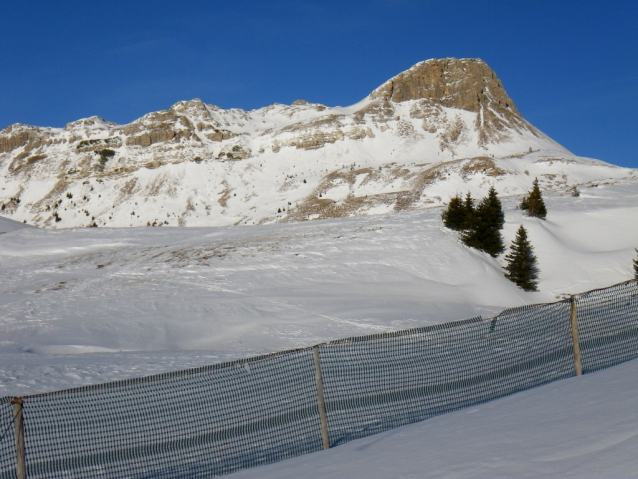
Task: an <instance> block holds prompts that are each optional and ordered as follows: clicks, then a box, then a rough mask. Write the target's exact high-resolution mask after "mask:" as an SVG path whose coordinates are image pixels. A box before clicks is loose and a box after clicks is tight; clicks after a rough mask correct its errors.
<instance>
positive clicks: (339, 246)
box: [0, 180, 638, 395]
mask: <svg viewBox="0 0 638 479" xmlns="http://www.w3.org/2000/svg"><path fill="white" fill-rule="evenodd" d="M581 191H582V194H581V196H580V197H578V198H576V197H572V196H570V195H569V194H567V193H565V194H562V195H561V194H559V193H553V194H552V195H549V196H546V202H547V204H548V210H549V214H548V218H547V221H541V220H538V219H532V218H527V217H524V216H522V215H521V212H520V211H518V210H516V209H515V208H516V204H517V202H518V200H519V198H517V197H512V198H505V199H504V200H503V203H504V208H505V211H506V222H507V223H506V226H505V230H504V235H505V238H506V243H507V244H508V245H509V243H510V242H511V240H512V239H513V237H514V234H515V231H516V229H517V228H518V226H519V225H520V224H524V225H525V226H526V228H528V231H529V237H530V240H531V242H532V244H533V245H535V248H536V254H537V256H538V259H539V266H540V269H541V278H540V284H539V286H540V292H538V293H525V292H523V291H521V290H520V289H518V288H517V287H516V286H514V285H513V284H512V283H510V282H509V281H507V280H506V279H505V278H504V277H503V274H502V265H503V264H504V262H503V259H502V257H501V258H499V259H493V258H491V257H489V256H487V255H485V254H483V253H479V252H477V251H476V250H471V249H468V248H466V247H464V246H463V245H462V244H461V243H460V242H459V240H458V237H457V235H456V234H455V233H454V232H452V231H450V230H447V229H445V228H443V227H442V224H441V221H440V213H441V210H440V209H439V208H436V209H430V210H420V211H412V212H405V213H401V214H393V215H381V216H372V217H360V218H352V219H341V220H330V221H315V222H305V223H296V224H274V225H264V226H248V227H241V226H238V227H223V228H134V229H112V228H87V229H76V230H40V229H36V228H21V229H18V230H13V231H8V230H10V229H11V228H13V227H15V226H16V224H15V223H9V222H7V221H3V222H1V223H0V230H2V229H4V230H7V231H8V232H6V233H4V234H0V278H2V279H1V281H0V395H25V394H32V393H36V392H42V391H48V390H56V389H61V388H68V387H74V386H79V385H84V384H92V383H96V382H103V381H109V380H114V379H122V378H126V377H132V376H141V375H146V374H151V373H155V372H160V371H169V370H176V369H182V368H187V367H192V366H199V365H205V364H211V363H214V362H219V361H225V360H228V359H232V358H237V357H244V356H247V355H252V354H261V353H265V352H270V351H274V350H281V349H289V348H294V347H300V346H308V345H312V344H316V343H318V342H322V341H326V340H330V339H335V338H340V337H347V336H351V335H364V334H371V333H378V332H382V331H389V330H397V329H403V328H410V327H416V326H424V325H428V324H433V323H437V322H443V321H451V320H456V319H462V318H467V317H472V316H476V315H479V314H480V315H483V316H484V317H489V316H492V315H495V314H496V313H498V312H499V311H501V310H502V309H504V308H507V307H512V306H519V305H523V304H528V303H539V302H551V301H555V300H556V299H557V298H561V297H563V296H564V295H566V294H569V293H577V292H582V291H587V290H590V289H593V288H597V287H604V286H608V285H611V284H614V283H617V282H621V281H625V280H627V279H630V278H631V277H632V270H631V268H632V266H631V260H632V258H634V257H635V251H634V249H633V248H634V247H635V246H636V245H637V244H638V221H636V219H637V218H638V181H636V180H631V181H629V180H627V181H625V182H619V183H617V184H615V185H599V186H597V187H590V188H582V189H581ZM7 225H9V226H7Z"/></svg>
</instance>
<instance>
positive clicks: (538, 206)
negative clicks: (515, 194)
mask: <svg viewBox="0 0 638 479" xmlns="http://www.w3.org/2000/svg"><path fill="white" fill-rule="evenodd" d="M519 208H520V209H522V210H525V211H527V216H534V217H536V218H540V219H542V220H544V219H545V218H546V217H547V208H545V202H544V201H543V195H542V193H541V189H540V187H539V186H538V178H534V183H533V186H532V191H530V192H529V194H528V195H527V196H526V197H524V198H523V199H522V200H521V204H520V205H519Z"/></svg>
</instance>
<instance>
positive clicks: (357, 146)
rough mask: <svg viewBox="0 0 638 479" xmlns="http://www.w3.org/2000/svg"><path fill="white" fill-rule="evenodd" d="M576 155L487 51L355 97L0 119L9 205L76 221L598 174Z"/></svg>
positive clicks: (0, 157)
mask: <svg viewBox="0 0 638 479" xmlns="http://www.w3.org/2000/svg"><path fill="white" fill-rule="evenodd" d="M547 159H551V164H550V161H546V160H547ZM578 161H580V160H577V159H575V158H574V157H573V155H571V154H570V153H569V152H568V151H566V150H565V149H564V148H562V147H561V146H560V145H558V144H557V143H555V142H554V141H552V140H551V139H550V138H548V137H547V136H545V135H544V134H543V133H541V132H540V131H538V130H537V129H536V128H534V127H533V126H532V125H530V124H529V123H528V122H527V121H525V119H524V118H523V117H522V115H521V114H520V112H518V110H517V109H516V106H515V104H514V102H513V101H512V100H511V99H510V98H509V97H508V95H507V93H506V92H505V90H504V88H503V86H502V84H501V81H500V80H499V79H498V77H497V76H496V75H495V73H494V72H493V71H492V70H491V69H490V68H489V67H488V66H487V65H486V64H485V63H484V62H483V61H481V60H474V59H461V60H459V59H454V58H451V59H443V60H428V61H426V62H421V63H419V64H417V65H415V66H413V67H412V68H410V69H409V70H407V71H405V72H403V73H401V74H399V75H397V76H396V77H394V78H392V79H390V80H389V81H387V82H386V83H384V84H383V85H381V86H380V87H379V88H377V89H376V90H374V91H373V92H372V93H371V94H370V95H369V96H368V97H366V98H364V99H363V100H362V101H361V102H359V103H357V104H355V105H352V106H350V107H334V108H331V107H326V106H324V105H318V104H310V103H308V102H305V101H303V100H298V101H296V102H294V103H293V104H292V105H279V104H275V105H271V106H268V107H265V108H261V109H258V110H253V111H243V110H239V109H231V110H223V109H221V108H218V107H216V106H214V105H208V104H205V103H203V102H202V101H201V100H197V99H195V100H191V101H182V102H178V103H176V104H174V105H173V106H172V107H170V108H169V109H168V110H163V111H159V112H154V113H149V114H147V115H145V116H143V117H142V118H140V119H138V120H135V121H134V122H132V123H130V124H128V125H117V124H114V123H111V122H108V121H105V120H103V119H101V118H99V117H91V118H87V119H82V120H78V121H76V122H73V123H69V124H68V125H66V126H65V127H64V128H40V127H33V126H27V125H21V124H16V125H11V126H9V127H7V128H5V129H4V130H2V131H1V132H0V215H5V216H9V217H11V218H13V219H16V220H20V221H27V222H29V223H32V224H36V225H39V226H48V227H75V226H89V225H92V226H143V225H157V226H159V225H167V224H168V225H182V226H184V225H225V224H252V223H259V222H270V221H291V220H306V219H314V218H327V217H339V216H349V215H356V214H373V213H380V212H385V211H393V210H401V209H406V208H417V207H424V206H430V205H438V204H441V203H442V202H444V201H447V199H448V197H449V196H450V195H453V194H455V193H456V192H457V191H456V190H457V189H458V184H459V183H458V182H459V181H462V182H464V183H466V184H468V185H470V184H474V183H475V185H474V187H475V188H477V189H480V188H483V187H484V186H485V185H486V184H488V183H493V182H495V181H496V182H501V183H502V184H503V190H504V192H506V191H505V190H507V192H509V193H516V192H517V191H518V189H521V188H523V186H525V187H526V181H527V180H528V178H525V180H526V181H519V180H520V176H521V175H527V176H529V175H530V174H537V175H541V179H543V178H544V179H545V184H546V186H547V187H563V186H566V185H567V183H568V182H570V181H571V182H577V181H581V180H584V179H586V178H590V179H591V178H593V177H592V173H591V171H590V170H591V168H592V166H591V165H590V164H588V166H587V167H586V168H585V167H584V168H585V169H587V168H589V170H588V171H590V172H589V173H588V174H587V175H584V176H583V175H580V176H579V175H578V174H577V171H576V170H574V168H571V169H570V168H568V167H567V166H566V165H572V164H573V162H578ZM596 167H597V168H599V169H600V173H596V174H603V173H602V172H603V170H604V171H605V173H604V174H605V175H607V176H609V174H610V173H609V171H607V170H609V168H608V167H606V166H602V165H597V166H596ZM568 170H569V171H571V173H570V175H571V178H570V177H569V175H568ZM583 171H584V170H583ZM530 172H532V173H530ZM596 174H594V176H596ZM614 174H615V173H614ZM619 174H621V173H619ZM622 174H625V173H622ZM542 175H546V176H542ZM612 176H613V175H612ZM515 178H519V179H517V180H514V179H515ZM572 178H573V180H572ZM532 179H533V178H532ZM527 182H531V179H529V181H527ZM446 185H447V186H446ZM452 185H454V186H452ZM516 185H518V186H516ZM517 188H518V189H517ZM448 190H449V191H448Z"/></svg>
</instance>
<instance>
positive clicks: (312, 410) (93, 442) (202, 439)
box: [0, 281, 638, 479]
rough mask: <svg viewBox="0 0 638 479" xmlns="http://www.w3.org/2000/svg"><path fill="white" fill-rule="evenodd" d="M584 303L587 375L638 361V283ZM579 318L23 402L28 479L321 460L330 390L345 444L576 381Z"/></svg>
mask: <svg viewBox="0 0 638 479" xmlns="http://www.w3.org/2000/svg"><path fill="white" fill-rule="evenodd" d="M574 304H575V306H576V311H577V315H578V325H579V329H580V343H579V344H580V350H581V355H582V364H583V371H585V372H590V371H595V370H597V369H601V368H605V367H608V366H611V365H614V364H618V363H620V362H623V361H627V360H630V359H633V358H635V357H638V282H636V281H630V282H627V283H622V284H619V285H616V286H613V287H611V288H607V289H605V290H597V291H591V292H589V293H584V294H582V295H578V296H577V297H576V299H575V303H574ZM571 310H572V302H571V301H561V302H557V303H552V304H541V305H531V306H524V307H521V308H514V309H509V310H506V311H503V312H502V313H501V314H499V315H498V316H497V317H496V318H491V319H482V318H480V317H477V318H472V319H467V320H463V321H456V322H452V323H445V324H440V325H435V326H430V327H425V328H418V329H412V330H406V331H398V332H393V333H385V334H378V335H371V336H364V337H354V338H348V339H341V340H337V341H332V342H330V343H326V344H321V345H319V346H317V347H315V349H314V350H313V348H306V349H299V350H293V351H285V352H281V353H276V354H270V355H266V356H260V357H255V358H249V359H245V360H238V361H233V362H228V363H223V364H217V365H213V366H207V367H203V368H197V369H189V370H185V371H178V372H174V373H166V374H160V375H155V376H150V377H146V378H137V379H130V380H125V381H118V382H113V383H107V384H101V385H95V386H87V387H83V388H77V389H71V390H67V391H60V392H55V393H47V394H38V395H34V396H27V397H25V398H24V413H23V414H24V428H25V438H26V465H27V477H29V478H61V477H64V478H114V477H127V478H173V477H179V478H184V477H192V478H196V477H212V476H218V475H223V474H228V473H230V472H233V471H236V470H240V469H244V468H248V467H253V466H258V465H261V464H267V463H270V462H275V461H279V460H282V459H286V458H289V457H293V456H298V455H301V454H305V453H308V452H313V451H318V450H320V449H322V447H323V443H322V423H321V417H322V416H321V412H322V411H320V406H319V400H318V396H320V394H319V392H320V391H321V392H322V393H323V394H322V397H323V399H324V403H322V404H325V412H326V417H327V421H326V423H325V424H326V426H327V432H328V438H329V444H330V446H336V445H339V444H343V443H345V442H348V441H351V440H354V439H357V438H361V437H365V436H368V435H371V434H375V433H378V432H381V431H385V430H388V429H391V428H394V427H398V426H401V425H404V424H409V423H412V422H415V421H421V420H424V419H427V418H429V417H432V416H435V415H438V414H442V413H446V412H449V411H453V410H456V409H459V408H463V407H466V406H470V405H474V404H478V403H482V402H485V401H489V400H491V399H495V398H499V397H503V396H506V395H508V394H513V393H515V392H518V391H522V390H525V389H529V388H532V387H535V386H538V385H541V384H546V383H548V382H550V381H554V380H557V379H561V378H565V377H568V376H573V375H574V374H575V364H574V347H573V342H572V328H571V321H570V313H571ZM315 352H318V358H319V361H318V363H317V362H315V355H314V353H315ZM317 366H319V370H320V374H317V372H318V371H317ZM318 378H322V381H323V382H322V384H320V383H319V382H318V381H319V379H318ZM13 415H14V412H13V406H12V405H11V398H0V479H8V478H11V479H14V478H16V472H15V471H16V456H15V455H16V448H15V435H14V431H13V418H14V416H13ZM5 432H6V433H5ZM3 433H5V434H4V435H3Z"/></svg>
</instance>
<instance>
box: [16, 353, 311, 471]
mask: <svg viewBox="0 0 638 479" xmlns="http://www.w3.org/2000/svg"><path fill="white" fill-rule="evenodd" d="M309 371H310V372H312V371H314V361H313V356H312V351H311V350H302V351H292V352H287V353H284V354H279V355H274V356H270V357H264V358H261V359H259V358H258V359H253V360H243V361H236V362H232V363H226V364H222V365H218V366H211V367H204V368H198V369H194V370H188V371H182V372H179V373H172V374H162V375H157V376H152V377H148V378H143V379H135V380H128V381H120V382H115V383H110V384H104V385H100V386H92V387H85V388H78V389H75V390H69V391H62V392H60V393H53V394H42V395H37V396H32V397H29V398H25V407H24V425H25V438H26V449H27V472H28V477H29V478H40V477H47V478H59V477H65V478H67V477H68V478H115V477H118V478H119V477H129V478H148V477H153V478H169V477H211V476H213V475H222V474H226V473H229V472H232V471H235V470H238V469H244V468H246V467H251V466H256V465H260V464H266V463H269V462H273V461H277V460H281V459H285V458H287V457H292V456H298V455H300V454H303V453H307V452H311V451H316V450H319V449H321V432H320V425H319V419H318V417H319V415H318V414H319V413H318V407H317V399H316V397H317V391H316V382H315V379H314V376H313V375H311V374H309V373H308V372H309Z"/></svg>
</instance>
